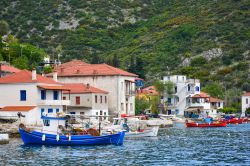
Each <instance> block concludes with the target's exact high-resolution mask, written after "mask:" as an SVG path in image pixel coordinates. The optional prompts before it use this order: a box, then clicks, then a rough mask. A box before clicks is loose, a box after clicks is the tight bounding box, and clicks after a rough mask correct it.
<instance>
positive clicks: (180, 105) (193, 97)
mask: <svg viewBox="0 0 250 166" xmlns="http://www.w3.org/2000/svg"><path fill="white" fill-rule="evenodd" d="M163 81H164V82H168V81H170V82H172V83H173V84H174V94H171V95H166V96H164V103H165V105H166V107H167V114H169V115H171V114H175V115H180V116H185V117H190V116H193V114H204V116H205V115H209V116H212V117H214V116H216V115H217V109H220V108H223V101H222V100H220V99H217V98H213V97H211V96H209V95H208V94H206V93H204V92H201V91H200V89H201V87H200V80H198V79H187V78H186V76H184V75H172V76H165V77H163Z"/></svg>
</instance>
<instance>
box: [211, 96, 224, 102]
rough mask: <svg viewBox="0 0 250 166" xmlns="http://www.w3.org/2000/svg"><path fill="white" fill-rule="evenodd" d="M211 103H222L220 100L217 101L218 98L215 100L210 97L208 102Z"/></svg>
mask: <svg viewBox="0 0 250 166" xmlns="http://www.w3.org/2000/svg"><path fill="white" fill-rule="evenodd" d="M209 101H210V102H211V103H216V102H222V101H223V100H221V99H218V98H215V97H210V100H209Z"/></svg>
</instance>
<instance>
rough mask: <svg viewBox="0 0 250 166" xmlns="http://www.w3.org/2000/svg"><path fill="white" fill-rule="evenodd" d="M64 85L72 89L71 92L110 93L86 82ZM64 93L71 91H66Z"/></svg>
mask: <svg viewBox="0 0 250 166" xmlns="http://www.w3.org/2000/svg"><path fill="white" fill-rule="evenodd" d="M64 87H65V88H67V89H69V90H70V93H71V94H79V93H105V94H108V92H107V91H104V90H101V89H98V88H95V87H93V86H89V87H88V85H86V84H81V83H71V84H64ZM63 93H69V92H67V91H64V92H63Z"/></svg>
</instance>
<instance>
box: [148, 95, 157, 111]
mask: <svg viewBox="0 0 250 166" xmlns="http://www.w3.org/2000/svg"><path fill="white" fill-rule="evenodd" d="M158 101H159V97H158V96H156V97H153V98H152V100H151V109H150V110H151V113H152V114H158V113H159V110H158Z"/></svg>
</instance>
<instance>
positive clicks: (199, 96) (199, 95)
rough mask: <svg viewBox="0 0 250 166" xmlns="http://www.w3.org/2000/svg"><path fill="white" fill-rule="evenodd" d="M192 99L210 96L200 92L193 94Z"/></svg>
mask: <svg viewBox="0 0 250 166" xmlns="http://www.w3.org/2000/svg"><path fill="white" fill-rule="evenodd" d="M192 98H210V96H209V95H208V94H207V93H205V92H200V94H195V95H194V96H192Z"/></svg>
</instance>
